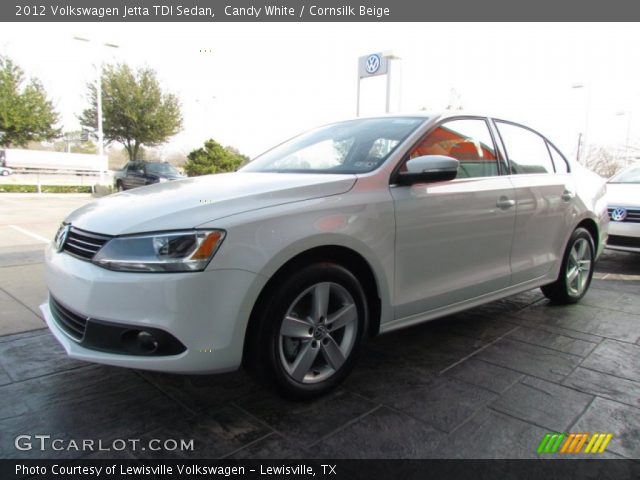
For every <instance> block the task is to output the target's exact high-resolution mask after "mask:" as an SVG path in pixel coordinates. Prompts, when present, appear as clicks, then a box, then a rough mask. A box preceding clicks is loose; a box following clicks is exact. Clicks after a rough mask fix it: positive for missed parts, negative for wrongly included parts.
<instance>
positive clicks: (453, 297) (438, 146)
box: [391, 117, 515, 318]
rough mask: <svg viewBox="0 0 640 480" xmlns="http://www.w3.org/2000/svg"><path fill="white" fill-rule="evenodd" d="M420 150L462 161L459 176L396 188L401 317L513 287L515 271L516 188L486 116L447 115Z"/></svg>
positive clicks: (413, 153)
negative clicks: (512, 253) (512, 255)
mask: <svg viewBox="0 0 640 480" xmlns="http://www.w3.org/2000/svg"><path fill="white" fill-rule="evenodd" d="M419 155H447V156H451V157H454V158H456V159H457V160H458V161H459V162H460V168H459V170H458V177H457V178H456V179H454V180H450V181H443V182H436V183H429V184H418V185H411V186H400V185H393V186H392V188H391V194H392V196H393V199H394V205H395V212H396V251H395V255H396V282H395V285H396V291H395V305H396V311H395V317H396V318H404V317H408V316H411V315H415V314H419V313H422V312H427V311H430V310H433V309H436V308H439V307H443V306H446V305H451V304H453V303H456V302H460V301H464V300H468V299H471V298H474V297H478V296H481V295H484V294H487V293H490V292H493V291H496V290H500V289H502V288H506V287H507V286H508V285H509V281H510V276H511V270H510V265H509V252H510V250H511V241H512V238H513V227H514V221H515V208H514V206H515V193H514V189H513V186H512V185H511V182H510V181H509V178H508V176H506V175H501V173H502V171H503V170H504V169H505V168H506V164H502V163H501V161H500V156H499V154H498V153H497V150H496V147H495V143H494V138H493V136H492V134H491V131H490V129H489V127H488V123H487V121H486V119H484V118H478V117H473V118H468V117H467V118H457V119H450V120H445V121H443V122H442V123H440V124H439V125H437V126H436V127H434V128H433V129H432V130H431V131H430V132H429V133H428V134H427V135H426V136H425V138H424V139H423V140H422V141H421V142H420V143H419V144H418V145H417V146H416V147H415V148H413V149H412V151H411V152H410V153H409V154H408V156H407V158H406V159H405V161H406V160H408V159H409V158H413V157H415V156H419ZM401 169H402V166H401Z"/></svg>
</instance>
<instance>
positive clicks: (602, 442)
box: [537, 432, 613, 454]
mask: <svg viewBox="0 0 640 480" xmlns="http://www.w3.org/2000/svg"><path fill="white" fill-rule="evenodd" d="M612 438H613V434H612V433H600V432H599V433H588V432H581V433H559V432H550V433H547V434H546V435H545V436H544V438H543V439H542V441H541V442H540V445H538V450H537V452H538V454H554V453H561V454H577V453H603V452H604V451H605V450H606V448H607V445H609V442H610V441H611V439H612ZM583 448H584V450H583Z"/></svg>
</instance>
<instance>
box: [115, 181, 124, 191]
mask: <svg viewBox="0 0 640 480" xmlns="http://www.w3.org/2000/svg"><path fill="white" fill-rule="evenodd" d="M116 192H124V187H123V186H122V182H120V181H117V182H116Z"/></svg>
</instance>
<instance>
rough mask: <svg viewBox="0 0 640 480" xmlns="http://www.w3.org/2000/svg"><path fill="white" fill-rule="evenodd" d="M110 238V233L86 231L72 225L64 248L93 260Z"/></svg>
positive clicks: (66, 250) (72, 253)
mask: <svg viewBox="0 0 640 480" xmlns="http://www.w3.org/2000/svg"><path fill="white" fill-rule="evenodd" d="M110 239H111V237H110V236H108V235H102V234H99V233H92V232H86V231H84V230H80V229H79V228H75V227H71V229H70V230H69V234H68V235H67V239H66V240H65V242H64V246H63V247H62V250H64V251H65V252H67V253H70V254H71V255H74V256H76V257H80V258H84V259H86V260H91V259H93V256H94V255H95V254H96V253H98V250H100V249H101V248H102V247H103V246H104V244H105V243H107V242H108V241H109V240H110Z"/></svg>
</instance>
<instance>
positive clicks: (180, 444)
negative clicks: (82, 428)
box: [14, 435, 194, 452]
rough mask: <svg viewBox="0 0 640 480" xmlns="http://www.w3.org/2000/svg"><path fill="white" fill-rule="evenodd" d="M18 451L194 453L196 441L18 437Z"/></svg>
mask: <svg viewBox="0 0 640 480" xmlns="http://www.w3.org/2000/svg"><path fill="white" fill-rule="evenodd" d="M14 445H15V447H16V449H17V450H20V451H23V452H26V451H31V450H35V451H40V452H44V451H54V452H62V451H66V452H122V451H125V450H127V451H132V452H144V451H147V450H148V451H152V452H176V451H178V452H193V449H194V441H193V439H191V440H185V439H182V438H180V439H175V438H166V439H159V438H152V439H149V440H141V439H139V438H116V439H114V440H108V441H105V440H102V439H98V440H96V439H90V438H83V439H79V440H74V439H65V438H56V437H52V436H51V435H18V436H17V437H16V438H15V440H14Z"/></svg>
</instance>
